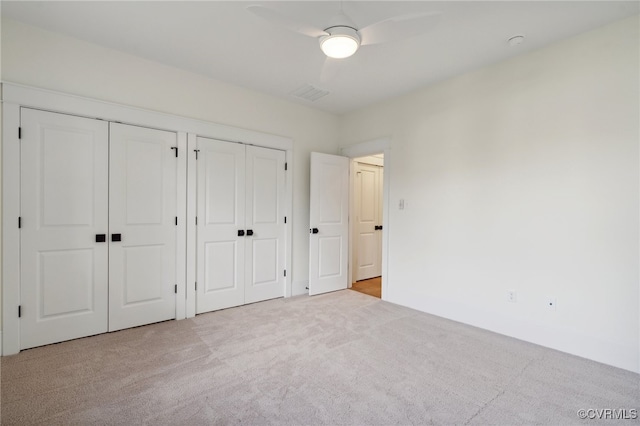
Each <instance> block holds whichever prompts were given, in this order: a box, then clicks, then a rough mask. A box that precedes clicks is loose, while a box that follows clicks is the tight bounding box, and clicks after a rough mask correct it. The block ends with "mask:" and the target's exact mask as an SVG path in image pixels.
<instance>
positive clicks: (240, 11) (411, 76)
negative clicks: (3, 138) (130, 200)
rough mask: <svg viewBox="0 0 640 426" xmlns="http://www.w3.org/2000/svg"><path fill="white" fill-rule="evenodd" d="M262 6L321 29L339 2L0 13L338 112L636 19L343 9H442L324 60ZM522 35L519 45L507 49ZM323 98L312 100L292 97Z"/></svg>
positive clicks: (388, 4) (623, 12)
mask: <svg viewBox="0 0 640 426" xmlns="http://www.w3.org/2000/svg"><path fill="white" fill-rule="evenodd" d="M250 4H263V5H266V6H268V7H271V8H273V9H276V10H277V11H279V12H281V13H283V14H286V15H288V16H290V17H293V18H295V19H299V20H302V21H305V22H308V23H310V24H312V25H315V26H317V27H320V28H325V27H326V26H327V22H328V21H329V20H330V19H331V17H332V16H334V15H336V14H337V12H339V8H340V4H339V2H336V1H284V2H282V1H254V2H245V1H196V2H187V1H178V2H164V1H160V2H157V1H138V2H54V1H45V2H31V1H16V2H13V1H6V0H3V1H2V2H1V7H2V15H3V16H4V17H9V18H12V19H15V20H18V21H22V22H25V23H28V24H31V25H35V26H38V27H42V28H45V29H48V30H51V31H55V32H59V33H63V34H67V35H70V36H73V37H76V38H79V39H83V40H87V41H90V42H93V43H96V44H100V45H103V46H107V47H111V48H113V49H117V50H120V51H123V52H127V53H131V54H134V55H137V56H141V57H144V58H147V59H151V60H154V61H157V62H161V63H164V64H168V65H172V66H174V67H178V68H183V69H186V70H189V71H193V72H196V73H199V74H204V75H206V76H209V77H212V78H214V79H217V80H221V81H224V82H228V83H232V84H235V85H238V86H243V87H247V88H250V89H254V90H258V91H261V92H266V93H269V94H272V95H276V96H279V97H283V98H287V99H291V100H293V101H295V102H300V103H303V104H306V105H309V106H312V107H316V108H320V109H323V110H326V111H330V112H334V113H344V112H348V111H351V110H354V109H357V108H361V107H363V106H366V105H369V104H371V103H374V102H376V101H380V100H383V99H386V98H389V97H393V96H396V95H399V94H403V93H407V92H410V91H412V90H414V89H417V88H420V87H424V86H427V85H429V84H433V83H434V82H437V81H441V80H443V79H446V78H449V77H452V76H454V75H458V74H462V73H464V72H467V71H470V70H473V69H476V68H480V67H482V66H485V65H487V64H491V63H494V62H498V61H501V60H504V59H507V58H509V57H512V56H514V55H518V54H521V53H524V52H528V51H531V50H534V49H537V48H540V47H542V46H545V45H547V44H549V43H552V42H554V41H557V40H561V39H564V38H567V37H570V36H572V35H575V34H579V33H581V32H585V31H588V30H591V29H594V28H597V27H599V26H602V25H605V24H607V23H609V22H612V21H615V20H618V19H622V18H624V17H627V16H631V15H634V14H638V13H639V12H640V9H639V4H640V3H639V2H637V1H623V2H616V1H564V2H559V1H508V2H507V1H502V2H500V1H498V2H485V1H410V2H405V1H344V2H343V9H344V12H345V13H346V14H347V15H348V16H349V17H350V18H351V19H352V20H353V21H354V23H355V24H356V25H357V26H358V27H360V28H361V27H364V26H366V25H369V24H371V23H374V22H378V21H380V20H383V19H386V18H389V17H392V16H398V15H405V14H408V13H414V12H432V11H438V12H442V15H441V18H440V20H439V23H438V25H436V26H435V27H434V28H432V29H431V30H430V31H429V32H427V33H425V34H423V35H419V36H415V37H412V38H409V39H405V40H401V41H397V42H393V43H387V44H380V45H370V46H363V47H362V48H361V49H360V50H359V51H358V52H357V53H356V54H355V55H354V56H352V57H351V58H347V59H343V60H332V61H330V62H329V61H327V60H326V58H325V56H324V55H323V53H322V52H321V51H320V48H319V45H318V41H317V40H315V39H313V38H310V37H307V36H304V35H300V34H297V33H293V32H289V31H287V30H286V29H282V28H279V27H276V26H274V25H271V24H270V23H268V22H266V21H263V20H261V19H260V18H258V17H256V16H254V15H253V14H251V13H249V12H247V11H246V10H245V7H246V6H248V5H250ZM520 34H522V35H525V36H526V39H525V42H524V43H523V44H521V45H520V46H518V47H515V48H513V47H509V45H508V43H507V40H508V39H509V38H510V37H511V36H514V35H520ZM304 84H311V85H313V86H315V87H317V88H320V89H324V90H327V91H329V95H327V96H325V97H323V98H321V99H319V100H318V101H316V102H313V103H312V102H309V101H305V100H298V99H296V98H294V97H293V96H292V95H291V92H293V91H295V90H296V89H298V88H299V87H300V86H302V85H304Z"/></svg>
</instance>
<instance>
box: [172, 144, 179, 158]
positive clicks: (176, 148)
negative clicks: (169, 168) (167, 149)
mask: <svg viewBox="0 0 640 426" xmlns="http://www.w3.org/2000/svg"><path fill="white" fill-rule="evenodd" d="M171 149H175V150H176V158H178V147H177V146H172V147H171Z"/></svg>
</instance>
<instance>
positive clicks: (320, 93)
mask: <svg viewBox="0 0 640 426" xmlns="http://www.w3.org/2000/svg"><path fill="white" fill-rule="evenodd" d="M291 94H292V95H293V96H295V97H296V98H300V99H304V100H305V101H311V102H315V101H317V100H318V99H320V98H322V97H324V96H327V95H328V94H329V92H328V91H327V90H322V89H318V88H317V87H313V86H312V85H310V84H305V85H303V86H301V87H300V88H298V89H296V90H294V91H293V92H291Z"/></svg>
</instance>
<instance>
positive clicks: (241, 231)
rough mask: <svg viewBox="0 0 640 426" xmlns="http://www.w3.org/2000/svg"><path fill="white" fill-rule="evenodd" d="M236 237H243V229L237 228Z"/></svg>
mask: <svg viewBox="0 0 640 426" xmlns="http://www.w3.org/2000/svg"><path fill="white" fill-rule="evenodd" d="M238 237H244V230H243V229H238Z"/></svg>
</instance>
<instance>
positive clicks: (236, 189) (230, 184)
mask: <svg viewBox="0 0 640 426" xmlns="http://www.w3.org/2000/svg"><path fill="white" fill-rule="evenodd" d="M198 151H199V152H198V160H197V167H198V177H197V186H198V188H197V196H196V199H197V216H198V219H197V220H198V223H197V231H196V233H197V235H196V239H197V248H196V252H197V254H196V256H197V260H196V263H197V266H196V267H197V273H196V276H197V288H196V313H202V312H208V311H214V310H217V309H223V308H229V307H232V306H238V305H242V304H243V303H244V274H245V250H244V243H245V237H244V233H245V227H244V222H245V195H244V187H245V146H244V145H242V144H237V143H230V142H222V141H217V140H213V139H207V138H198ZM239 231H240V232H241V233H242V235H239Z"/></svg>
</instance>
